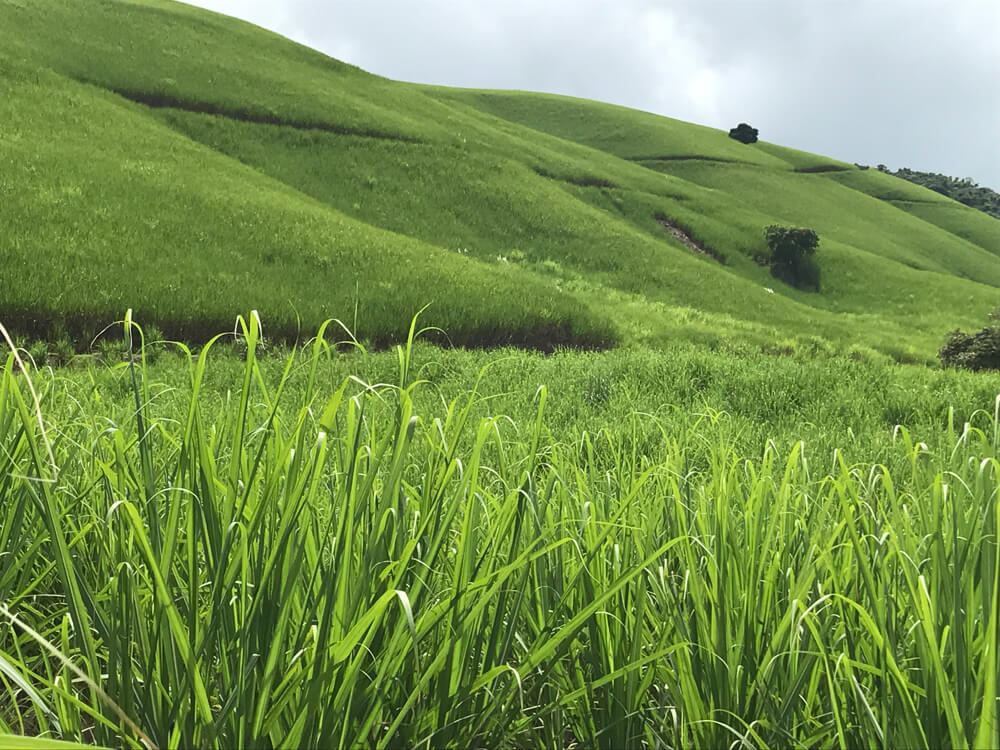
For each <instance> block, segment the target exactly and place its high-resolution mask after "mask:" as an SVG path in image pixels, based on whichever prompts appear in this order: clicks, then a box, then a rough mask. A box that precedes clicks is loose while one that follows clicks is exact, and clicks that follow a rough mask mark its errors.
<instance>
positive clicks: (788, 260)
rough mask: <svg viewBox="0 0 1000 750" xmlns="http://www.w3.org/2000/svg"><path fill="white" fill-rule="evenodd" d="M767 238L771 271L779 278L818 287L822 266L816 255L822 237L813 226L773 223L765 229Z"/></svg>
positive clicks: (803, 286)
mask: <svg viewBox="0 0 1000 750" xmlns="http://www.w3.org/2000/svg"><path fill="white" fill-rule="evenodd" d="M764 238H765V239H766V240H767V246H768V248H770V250H771V256H770V263H771V273H772V274H773V275H774V276H775V277H776V278H779V279H781V280H782V281H786V282H787V283H789V284H792V285H795V286H798V287H800V288H805V289H812V290H813V291H817V292H818V291H819V275H820V274H819V266H818V265H817V264H816V261H815V259H814V258H813V256H814V255H815V254H816V246H817V245H818V244H819V237H818V236H816V233H815V232H814V231H813V230H811V229H805V228H803V227H780V226H778V225H777V224H772V225H771V226H769V227H767V228H766V229H765V230H764Z"/></svg>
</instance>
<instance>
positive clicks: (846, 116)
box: [194, 0, 1000, 190]
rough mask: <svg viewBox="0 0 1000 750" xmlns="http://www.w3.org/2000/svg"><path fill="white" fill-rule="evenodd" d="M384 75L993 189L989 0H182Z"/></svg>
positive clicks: (995, 5) (999, 77)
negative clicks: (616, 111)
mask: <svg viewBox="0 0 1000 750" xmlns="http://www.w3.org/2000/svg"><path fill="white" fill-rule="evenodd" d="M194 4H196V5H201V6H203V7H206V8H211V9H212V10H216V11H219V12H222V13H226V14H229V15H234V16H239V17H240V18H244V19H246V20H248V21H252V22H253V23H256V24H259V25H261V26H264V27H266V28H269V29H272V30H274V31H277V32H278V33H280V34H283V35H285V36H287V37H290V38H292V39H295V40H296V41H299V42H302V43H303V44H307V45H309V46H310V47H315V48H316V49H319V50H322V51H323V52H326V53H327V54H329V55H331V56H333V57H336V58H339V59H341V60H344V61H346V62H349V63H352V64H354V65H358V66H360V67H362V68H364V69H365V70H368V71H371V72H373V73H378V74H380V75H384V76H388V77H390V78H395V79H399V80H407V81H419V82H421V83H436V84H443V85H451V86H472V87H477V88H505V89H523V90H531V91H547V92H552V93H559V94H570V95H573V96H581V97H586V98H588V99H599V100H602V101H608V102H614V103H616V104H624V105H627V106H629V107H636V108H639V109H644V110H648V111H650V112H656V113H659V114H664V115H668V116H670V117H676V118H678V119H682V120H689V121H691V122H697V123H701V124H704V125H710V126H712V127H717V128H725V129H728V128H730V127H732V126H734V125H736V124H737V123H738V122H741V121H746V122H749V123H750V124H752V125H753V126H754V127H756V128H759V129H760V134H761V138H762V139H764V140H768V141H774V142H776V143H780V144H782V145H785V146H794V147H796V148H801V149H804V150H806V151H813V152H817V153H821V154H825V155H828V156H833V157H836V158H839V159H843V160H845V161H854V162H860V163H864V164H872V165H874V164H878V163H884V164H887V165H888V166H889V167H891V168H894V169H895V168H898V167H903V166H906V167H911V168H913V169H920V170H924V171H931V172H943V173H945V174H950V175H953V176H956V177H972V178H973V179H975V180H976V181H977V182H979V183H980V184H981V185H987V186H989V187H993V188H995V189H997V190H1000V0H752V1H750V0H748V1H743V0H490V1H486V0H464V2H463V1H462V0H355V1H354V2H346V1H344V0H281V1H280V2H277V1H276V0H196V1H195V2H194Z"/></svg>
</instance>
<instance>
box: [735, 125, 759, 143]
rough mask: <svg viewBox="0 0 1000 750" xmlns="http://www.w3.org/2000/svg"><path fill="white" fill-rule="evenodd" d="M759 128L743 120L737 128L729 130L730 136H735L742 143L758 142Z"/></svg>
mask: <svg viewBox="0 0 1000 750" xmlns="http://www.w3.org/2000/svg"><path fill="white" fill-rule="evenodd" d="M757 132H758V131H757V128H751V127H750V126H749V125H747V124H746V123H745V122H741V123H740V124H739V125H737V126H736V127H735V128H733V129H732V130H730V131H729V137H730V138H735V139H736V140H738V141H739V142H740V143H756V142H757Z"/></svg>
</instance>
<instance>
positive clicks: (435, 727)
mask: <svg viewBox="0 0 1000 750" xmlns="http://www.w3.org/2000/svg"><path fill="white" fill-rule="evenodd" d="M247 333H248V336H247V339H246V346H247V350H248V356H247V359H246V362H245V363H240V364H239V368H240V372H239V373H237V377H236V378H235V379H233V378H231V377H230V376H229V375H228V374H226V373H231V372H232V370H233V369H234V368H235V367H236V365H235V364H234V363H233V360H231V359H230V358H228V357H222V358H221V359H220V360H219V362H218V367H219V368H221V369H222V370H223V371H224V373H223V375H222V376H221V377H220V376H218V375H215V374H213V372H214V369H215V368H216V365H214V364H213V361H214V360H213V357H215V356H216V355H213V353H212V349H208V350H206V351H203V352H202V353H201V355H200V356H199V357H198V358H197V359H191V360H189V361H188V362H187V364H186V366H185V369H186V370H187V375H186V380H187V383H183V382H176V383H175V385H176V390H175V391H171V392H167V391H164V390H162V389H161V388H160V387H159V386H158V385H157V383H156V380H155V377H154V374H155V373H156V372H158V370H157V367H161V368H176V367H177V365H176V361H172V360H169V359H161V362H160V363H159V364H158V365H156V366H153V365H148V366H145V367H144V366H143V365H142V364H141V363H138V365H137V366H135V367H134V369H133V367H132V366H131V365H124V366H123V368H124V369H123V368H121V367H120V368H118V369H117V370H115V371H114V373H113V378H112V377H111V376H107V375H103V374H101V373H99V372H93V371H91V372H89V373H77V374H74V375H71V376H70V377H69V378H67V377H65V376H62V375H60V376H59V377H54V378H50V377H46V376H45V375H44V373H38V374H37V375H36V377H35V379H34V384H35V386H36V387H37V388H38V389H39V391H40V394H41V403H40V409H41V411H40V416H41V422H39V419H38V417H39V415H38V414H36V413H35V412H34V405H33V400H32V397H31V395H30V393H29V391H28V388H27V385H28V383H27V381H26V380H25V378H24V376H23V375H22V374H18V373H16V372H15V368H14V362H13V359H12V358H10V359H8V362H7V366H6V368H5V370H4V372H3V376H2V381H0V447H2V451H0V456H2V458H0V461H2V463H3V465H2V468H0V496H2V497H3V500H4V502H3V505H2V510H0V514H2V515H0V518H2V526H0V554H2V555H3V557H4V565H3V566H2V572H0V602H3V604H4V612H5V613H6V614H7V616H6V620H7V622H8V623H9V624H5V625H4V626H3V629H2V630H0V686H2V690H3V694H4V696H5V699H4V700H3V701H0V706H3V707H4V708H3V709H2V711H0V722H2V724H0V731H4V732H12V733H14V734H38V735H47V736H51V737H58V738H63V739H67V740H75V741H83V742H90V743H98V744H103V745H107V746H119V745H122V744H124V745H129V746H136V747H138V746H141V743H142V742H143V740H142V737H143V736H145V737H147V738H148V744H155V745H157V746H173V747H180V746H182V747H188V746H205V747H230V746H234V745H239V746H248V747H272V746H279V745H280V746H303V747H329V746H331V745H332V746H344V747H372V746H374V747H440V746H462V747H566V746H572V745H574V744H577V745H585V746H595V747H640V746H645V747H674V746H706V747H718V746H729V745H732V744H734V743H741V744H742V745H744V746H749V747H768V746H773V747H786V746H792V745H794V746H810V747H811V746H818V745H823V746H841V747H848V746H861V745H865V746H882V747H901V746H905V747H938V746H954V747H962V746H977V747H990V746H995V745H996V743H997V724H996V711H997V703H996V683H997V669H998V665H997V659H996V650H995V648H996V642H997V628H998V623H997V618H998V600H1000V597H998V591H997V585H998V584H997V581H998V577H997V574H998V567H1000V566H998V559H997V556H998V548H997V544H996V539H997V533H998V527H997V524H998V516H997V494H996V486H997V471H998V469H1000V463H998V461H997V447H998V438H997V429H998V424H1000V423H998V415H997V412H996V410H995V409H994V408H992V406H993V403H992V401H989V402H987V403H986V404H984V406H989V407H991V408H989V409H988V410H985V411H984V410H978V411H976V410H974V411H971V412H969V413H968V414H967V419H968V421H969V424H966V425H964V426H963V423H962V421H961V419H959V421H956V418H955V413H954V412H950V413H949V412H945V413H944V414H943V415H942V414H933V415H931V416H930V417H929V419H928V421H925V422H920V423H921V424H922V425H924V429H925V434H922V435H911V433H910V431H909V430H907V429H906V428H905V427H903V428H899V429H897V430H894V431H893V430H892V428H890V427H888V426H885V434H886V435H887V436H891V437H890V438H888V439H889V440H891V443H892V450H891V455H889V456H888V457H887V461H886V463H878V464H874V465H872V464H870V463H853V462H852V452H853V450H854V449H857V446H855V445H853V444H852V441H851V439H850V437H849V436H848V437H843V440H844V444H843V445H842V447H843V450H842V451H839V450H838V451H835V452H834V451H829V452H827V448H828V446H829V443H827V444H823V445H821V446H818V447H813V445H812V444H811V443H806V444H803V443H800V442H788V443H787V444H785V443H783V444H782V446H781V447H779V445H778V444H776V443H774V442H760V443H757V445H756V447H755V449H754V450H752V451H748V450H746V444H744V443H741V442H740V441H739V439H738V435H736V434H735V433H734V431H733V427H734V425H733V423H732V422H731V420H730V417H729V416H727V415H726V414H724V413H721V412H718V411H713V410H710V409H708V408H706V407H707V404H703V408H701V409H674V410H668V413H669V414H670V415H671V416H670V417H669V418H666V417H662V416H657V415H654V414H647V415H643V414H639V413H633V414H632V415H631V416H626V417H625V418H624V419H623V418H622V417H623V415H622V414H618V415H617V416H618V419H617V421H616V423H613V424H610V425H608V426H605V427H593V428H589V429H577V430H575V431H574V430H573V429H569V428H564V429H560V430H559V431H558V432H552V431H550V430H549V429H547V427H546V425H547V423H549V422H550V413H551V415H552V416H553V418H554V419H555V421H556V422H560V423H562V424H563V425H576V427H577V428H581V427H583V425H585V424H586V422H587V418H586V417H585V416H584V417H581V416H579V415H575V414H572V413H568V412H566V411H565V407H564V406H562V405H560V404H559V401H560V400H562V399H560V398H559V397H557V396H556V395H554V391H553V392H550V390H549V389H548V388H546V387H542V388H537V382H536V381H535V380H534V379H532V377H531V376H532V375H537V374H538V373H539V372H542V371H543V369H544V368H543V366H542V365H539V364H533V363H535V362H537V361H542V360H541V358H537V357H535V358H532V357H530V356H528V355H520V357H521V358H520V359H519V358H517V357H513V358H509V359H510V360H512V362H513V366H517V367H520V368H522V369H521V373H522V375H523V376H524V379H523V380H521V381H516V383H515V384H512V383H511V380H510V375H511V373H510V372H509V371H508V373H506V376H507V377H506V380H505V382H506V383H507V389H508V390H510V391H516V392H517V393H518V399H519V400H514V401H511V400H507V401H504V400H503V399H504V397H500V398H498V399H492V400H486V401H484V400H483V399H484V398H487V397H488V396H489V395H490V394H488V393H487V392H488V390H489V389H488V388H486V387H485V385H484V384H485V383H486V382H487V381H488V379H489V378H490V377H491V375H490V368H487V369H486V370H485V371H484V372H483V373H482V382H480V383H479V387H480V388H483V392H482V395H480V396H477V394H476V391H475V390H474V388H466V389H465V391H464V393H462V394H461V395H458V396H454V397H453V396H452V395H451V394H450V393H449V392H448V391H449V387H447V386H445V387H442V388H441V389H439V390H437V391H435V389H434V388H433V386H431V385H430V384H427V383H423V384H422V383H420V382H419V377H420V376H421V375H422V374H435V375H436V377H437V378H438V379H441V380H443V381H448V380H449V379H450V381H451V383H452V386H455V385H457V383H458V382H459V381H461V380H462V379H463V378H469V377H470V375H469V370H470V368H469V367H468V365H469V364H470V363H472V364H474V362H475V361H474V360H472V361H471V362H470V360H468V359H467V360H466V361H465V366H464V367H463V366H462V360H461V357H463V356H466V357H476V356H479V357H481V356H482V355H473V354H468V355H463V354H461V353H457V354H456V355H455V356H454V357H452V356H450V355H444V354H442V355H440V356H435V355H433V354H431V353H430V352H429V351H428V350H423V352H421V351H420V350H418V349H415V348H411V347H409V346H408V347H406V348H405V349H400V350H399V352H398V357H397V359H396V371H395V373H394V375H393V378H394V379H393V380H392V381H391V383H392V384H390V385H378V384H376V383H377V382H378V381H374V382H373V383H372V384H368V383H366V382H365V381H366V380H368V379H369V378H368V374H376V373H375V371H378V370H381V371H384V369H385V356H384V355H383V356H382V357H381V358H378V357H376V358H374V359H373V360H370V359H369V358H366V357H362V358H360V359H359V358H346V359H345V358H344V357H343V356H337V355H334V356H333V358H332V359H330V358H329V357H328V354H327V352H326V351H325V350H324V348H323V347H322V345H317V346H316V347H315V348H314V349H312V350H310V352H309V353H308V354H307V356H305V358H304V359H301V360H300V361H297V362H296V361H292V360H289V361H288V362H287V363H286V364H285V365H281V364H280V363H278V362H275V361H270V360H262V359H260V358H258V357H257V348H258V342H257V337H256V329H255V328H251V329H250V330H249V331H247ZM567 356H568V355H567ZM576 356H580V357H583V356H586V355H576ZM589 356H590V359H588V360H587V362H586V365H587V367H586V368H583V367H581V368H579V369H577V370H574V369H573V368H572V367H570V366H568V365H569V364H570V360H568V359H564V360H562V361H560V360H559V358H558V357H557V358H554V361H555V363H556V364H557V365H561V371H562V372H564V373H567V375H568V376H569V377H573V376H574V373H583V372H590V373H592V374H595V373H596V375H597V376H600V375H601V370H600V368H599V367H596V368H595V365H598V366H599V365H601V362H602V361H603V362H604V365H603V366H604V367H605V368H606V369H605V373H606V372H608V369H607V368H613V366H614V363H615V362H616V361H617V362H622V363H625V362H627V361H628V360H627V359H626V358H627V357H628V355H627V354H624V353H612V354H605V355H589ZM633 356H634V358H635V359H634V361H635V363H636V364H635V367H636V368H637V369H638V370H641V369H642V367H643V364H642V361H643V360H642V357H643V355H642V354H641V353H639V354H636V355H633ZM615 357H618V358H619V359H618V360H615V359H614V358H615ZM421 358H425V359H426V361H425V362H424V364H423V366H421V365H420V361H421ZM435 359H436V360H439V362H438V363H437V365H436V366H437V367H438V370H437V371H434V369H433V368H434V367H435V363H434V361H433V360H435ZM680 359H681V360H682V361H683V363H684V367H688V366H691V363H693V362H695V361H696V360H697V357H696V355H695V354H694V353H693V352H688V353H681V354H680ZM730 359H732V358H730ZM722 361H723V360H722V355H719V357H718V359H716V360H713V359H711V358H709V359H705V360H703V361H702V365H703V366H704V365H706V363H707V365H708V366H706V367H705V368H704V370H705V371H703V373H702V378H701V380H702V382H703V384H704V386H703V387H704V389H705V390H707V391H708V392H711V380H712V376H711V370H712V364H713V363H714V364H715V365H718V366H721V364H720V363H721V362H722ZM774 361H776V362H784V361H785V360H774ZM345 362H347V363H351V362H353V363H354V364H356V365H358V367H356V368H355V371H356V372H358V373H360V374H362V375H363V376H364V377H362V378H357V379H355V378H352V377H342V375H336V376H331V375H330V372H329V371H331V370H333V371H335V372H336V371H339V372H341V373H342V372H343V368H344V367H345V364H344V363H345ZM647 364H648V363H647ZM348 366H349V365H348ZM503 366H504V363H502V362H500V363H497V365H496V367H498V368H502V367H503ZM532 367H534V369H533V370H532V369H531V368H532ZM730 367H731V372H743V373H744V374H743V377H745V378H749V377H752V375H753V374H754V372H759V369H758V370H755V369H754V368H753V367H751V368H749V369H744V368H743V367H742V366H741V365H739V364H734V365H730ZM837 367H838V366H837V365H834V366H833V368H832V369H834V370H836V369H837ZM843 367H844V368H849V367H859V368H864V367H872V368H874V367H876V366H875V365H871V366H868V365H864V363H847V364H844V365H843ZM449 368H451V370H452V374H451V375H449V371H450V370H449ZM471 369H472V371H473V372H474V371H475V367H473V368H471ZM366 370H369V371H370V372H369V373H366ZM159 371H160V372H163V371H164V370H159ZM456 371H457V372H456ZM793 371H795V366H794V364H790V365H788V372H793ZM799 371H800V372H801V373H802V375H803V377H804V378H807V377H808V375H809V374H810V371H809V370H808V368H807V367H801V368H799ZM872 371H875V370H872ZM529 373H530V374H529ZM706 373H707V374H706ZM213 378H215V379H213ZM623 380H624V381H625V382H630V383H638V382H641V380H642V379H641V378H635V379H634V380H630V379H629V378H628V377H624V378H623ZM338 381H339V382H338ZM474 381H475V378H473V382H474ZM799 382H800V384H801V383H804V382H805V381H804V380H803V381H799ZM864 382H865V381H864V380H863V379H859V380H858V381H857V383H856V384H855V385H853V386H851V385H847V386H844V387H845V392H844V393H845V395H846V394H848V393H851V392H854V393H859V394H860V393H862V392H863V388H864V386H863V383H864ZM967 382H968V383H971V382H972V379H971V378H970V379H969V380H968V381H967ZM967 382H966V381H965V380H963V381H962V385H963V386H965V385H967ZM116 383H117V384H118V385H115V384H116ZM748 383H749V381H746V382H740V383H739V385H741V386H744V385H747V384H748ZM234 384H235V388H234ZM789 384H791V383H789ZM989 384H990V385H994V384H993V383H992V382H990V383H989ZM88 385H89V387H88ZM559 385H560V381H559V380H558V379H554V380H553V381H552V386H553V388H554V389H558V387H559ZM227 388H228V389H229V390H228V392H227ZM589 388H590V390H589V391H588V393H589V394H590V395H589V396H588V397H587V399H586V400H585V401H584V403H589V404H590V406H591V407H592V408H593V409H598V408H600V405H601V404H602V403H605V401H606V400H614V399H615V398H617V397H618V396H617V394H616V393H615V384H614V382H612V383H610V384H605V385H603V386H602V385H601V384H600V377H597V379H596V380H594V381H592V382H590V383H589ZM958 390H959V392H960V394H962V395H960V398H962V399H968V401H969V405H971V404H972V403H974V402H975V400H976V399H977V398H979V397H978V396H975V395H974V391H970V390H968V389H967V388H960V389H958ZM428 391H429V392H430V393H431V397H428V396H427V395H426V394H427V393H428ZM459 391H461V389H460V388H455V392H459ZM524 391H530V394H529V395H528V396H527V397H526V398H525V397H524V396H523V395H521V394H522V392H524ZM126 400H132V402H133V404H134V406H133V407H132V409H131V412H130V413H129V412H127V411H125V407H124V404H125V403H126ZM758 400H761V398H760V397H758ZM860 400H861V401H864V398H861V399H860ZM499 403H504V404H505V405H510V406H512V409H511V412H512V413H513V414H514V418H513V419H511V418H507V417H504V416H500V414H501V412H500V411H498V410H495V408H494V407H496V406H497V405H498V404H499ZM635 403H636V404H637V405H639V404H642V403H644V401H643V399H642V398H641V397H637V399H636V401H635ZM645 403H648V401H646V402H645ZM435 404H436V405H435ZM949 414H950V417H951V418H950V419H949V418H948V416H949ZM919 416H920V415H917V414H913V415H910V417H912V418H917V417H919ZM942 416H944V420H943V421H941V419H940V418H941V417H942ZM849 421H853V420H849ZM907 421H910V418H909V417H908V419H907ZM918 421H919V420H918ZM773 424H775V425H776V426H775V427H774V431H775V434H776V435H780V436H781V438H782V439H788V438H790V436H792V435H794V433H795V432H796V431H797V430H799V429H801V428H802V425H801V423H782V422H781V420H780V419H777V417H776V416H775V417H774V419H773ZM42 426H44V428H45V429H44V433H43V431H42ZM857 426H858V429H859V431H860V430H861V425H860V424H858V425H857ZM643 436H646V437H643ZM835 439H836V438H831V440H835ZM920 441H923V442H920ZM737 446H739V448H737ZM789 446H790V447H789ZM862 452H865V451H862ZM26 626H27V627H26ZM29 628H30V630H29ZM36 636H37V637H36ZM40 640H44V642H46V643H47V644H49V646H51V647H52V648H53V650H54V651H56V652H58V653H60V654H62V655H65V658H68V661H65V660H64V657H63V656H56V655H55V654H54V653H52V652H50V651H49V650H47V649H46V648H43V646H42V645H41V644H40V642H39V641H40ZM71 665H72V667H75V668H78V669H79V670H81V672H82V676H81V675H80V674H78V673H77V672H76V671H74V669H73V668H71ZM84 677H85V678H86V679H84ZM98 686H99V689H98ZM99 690H100V692H99ZM105 696H106V697H105ZM112 702H113V705H112ZM125 717H127V719H128V720H126V718H125ZM133 724H134V726H133Z"/></svg>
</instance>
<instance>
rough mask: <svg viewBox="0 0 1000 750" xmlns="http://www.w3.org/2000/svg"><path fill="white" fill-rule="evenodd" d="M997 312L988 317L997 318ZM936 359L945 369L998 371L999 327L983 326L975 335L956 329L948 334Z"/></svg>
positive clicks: (999, 352)
mask: <svg viewBox="0 0 1000 750" xmlns="http://www.w3.org/2000/svg"><path fill="white" fill-rule="evenodd" d="M998 312H1000V308H998V311H994V312H993V314H992V315H991V316H990V317H991V318H993V319H996V318H997V317H998ZM938 359H940V360H941V364H942V365H944V366H945V367H957V368H961V369H964V370H1000V327H997V326H985V327H984V328H982V329H980V330H979V331H978V332H976V333H963V332H962V331H960V330H958V329H956V330H954V331H952V332H951V333H949V334H948V337H947V338H946V339H945V342H944V346H942V347H941V349H940V350H939V351H938Z"/></svg>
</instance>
